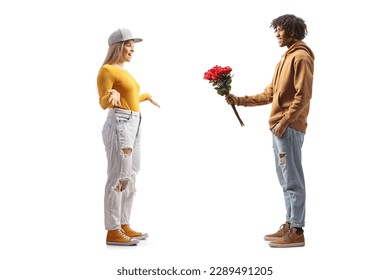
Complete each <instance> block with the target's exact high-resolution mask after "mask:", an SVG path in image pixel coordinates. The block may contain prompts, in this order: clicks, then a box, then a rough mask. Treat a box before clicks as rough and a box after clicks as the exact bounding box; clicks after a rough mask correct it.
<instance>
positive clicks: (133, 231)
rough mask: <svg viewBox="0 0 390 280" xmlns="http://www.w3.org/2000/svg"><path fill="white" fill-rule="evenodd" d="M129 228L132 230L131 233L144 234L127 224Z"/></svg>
mask: <svg viewBox="0 0 390 280" xmlns="http://www.w3.org/2000/svg"><path fill="white" fill-rule="evenodd" d="M127 228H128V230H129V231H130V232H131V233H134V234H142V233H140V232H138V231H135V230H134V229H132V228H131V227H130V226H127Z"/></svg>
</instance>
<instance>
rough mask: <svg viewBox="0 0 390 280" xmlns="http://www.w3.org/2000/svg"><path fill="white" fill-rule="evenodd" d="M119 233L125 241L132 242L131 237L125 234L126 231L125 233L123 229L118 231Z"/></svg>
mask: <svg viewBox="0 0 390 280" xmlns="http://www.w3.org/2000/svg"><path fill="white" fill-rule="evenodd" d="M118 233H119V235H120V236H121V237H123V238H125V239H129V240H131V237H129V236H127V235H126V234H125V231H124V230H123V229H118Z"/></svg>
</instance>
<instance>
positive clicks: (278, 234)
mask: <svg viewBox="0 0 390 280" xmlns="http://www.w3.org/2000/svg"><path fill="white" fill-rule="evenodd" d="M289 229H290V224H289V223H288V222H285V223H284V224H283V225H281V226H280V228H279V230H278V231H277V232H275V233H272V234H267V235H266V236H264V239H265V240H267V241H272V240H275V239H278V238H280V237H283V236H284V235H285V234H286V233H287V232H288V230H289Z"/></svg>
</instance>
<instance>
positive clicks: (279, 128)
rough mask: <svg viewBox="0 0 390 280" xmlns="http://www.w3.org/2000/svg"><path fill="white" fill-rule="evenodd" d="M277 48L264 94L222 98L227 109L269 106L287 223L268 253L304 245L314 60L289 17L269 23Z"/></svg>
mask: <svg viewBox="0 0 390 280" xmlns="http://www.w3.org/2000/svg"><path fill="white" fill-rule="evenodd" d="M270 27H272V28H273V29H274V30H275V34H276V38H277V40H278V43H279V46H280V47H287V51H286V52H285V53H284V55H283V56H282V59H281V61H280V62H279V63H278V64H277V66H276V69H275V73H274V76H273V79H272V82H271V84H270V85H269V86H267V87H266V88H265V90H264V92H263V93H261V94H257V95H252V96H242V97H237V96H235V95H233V94H228V95H226V101H227V103H228V104H235V105H237V106H259V105H265V104H272V107H271V114H270V118H269V126H270V130H271V132H272V140H273V148H274V154H275V164H276V171H277V175H278V179H279V183H280V185H281V186H282V188H283V194H284V201H285V205H286V222H285V223H284V224H282V226H281V227H280V229H279V230H278V231H277V232H275V233H273V234H268V235H266V236H264V239H265V240H267V241H270V243H269V245H270V246H271V247H279V248H281V247H282V248H284V247H298V246H304V245H305V238H304V234H303V229H302V228H303V227H304V226H305V204H306V191H305V180H304V175H303V169H302V158H301V148H302V145H303V140H304V136H305V133H306V128H307V117H308V114H309V105H310V99H311V95H312V84H313V70H314V54H313V52H312V51H311V49H310V48H309V47H308V46H307V45H306V44H305V43H304V42H303V41H302V40H303V39H304V38H305V36H306V35H307V28H306V24H305V22H304V20H303V19H301V18H299V17H296V16H294V15H291V14H287V15H283V16H280V17H278V18H276V19H274V20H273V21H272V23H271V26H270Z"/></svg>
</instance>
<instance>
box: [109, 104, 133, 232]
mask: <svg viewBox="0 0 390 280" xmlns="http://www.w3.org/2000/svg"><path fill="white" fill-rule="evenodd" d="M140 124H141V115H140V113H138V112H133V111H128V110H122V109H110V110H109V112H108V115H107V119H106V122H105V123H104V126H103V130H102V137H103V143H104V146H105V149H106V156H107V182H106V187H105V194H104V224H105V228H106V230H114V229H120V228H121V224H128V223H129V220H130V214H131V208H132V205H133V197H134V194H135V192H136V188H135V182H136V175H137V173H138V172H139V170H140V156H141V152H140V136H141V130H140ZM128 148H131V149H132V151H131V153H126V152H125V151H126V149H128ZM118 185H120V186H121V188H120V189H117V187H118Z"/></svg>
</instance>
